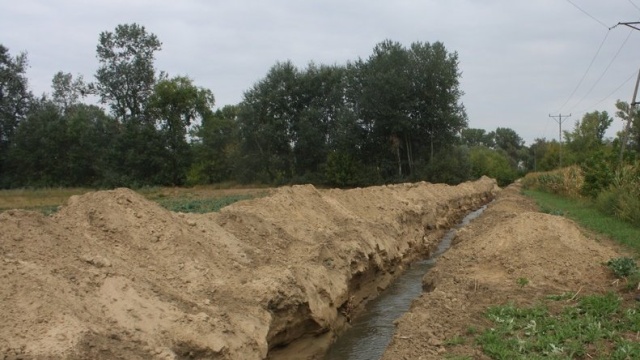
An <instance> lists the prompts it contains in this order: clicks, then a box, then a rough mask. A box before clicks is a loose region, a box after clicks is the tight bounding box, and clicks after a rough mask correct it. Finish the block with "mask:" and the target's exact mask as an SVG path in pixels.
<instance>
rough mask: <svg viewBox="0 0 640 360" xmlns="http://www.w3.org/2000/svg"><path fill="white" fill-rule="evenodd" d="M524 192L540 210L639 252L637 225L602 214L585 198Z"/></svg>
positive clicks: (639, 232) (639, 235)
mask: <svg viewBox="0 0 640 360" xmlns="http://www.w3.org/2000/svg"><path fill="white" fill-rule="evenodd" d="M524 194H525V195H527V196H529V197H531V198H533V199H535V201H536V202H537V203H538V206H539V207H540V210H541V211H542V212H546V213H548V214H554V215H563V216H565V217H568V218H570V219H572V220H574V221H575V222H577V223H578V224H580V226H582V227H584V228H586V229H589V230H592V231H595V232H597V233H601V234H604V235H607V236H609V237H611V238H612V239H614V240H616V241H617V242H619V243H621V244H623V245H625V246H627V247H628V248H630V249H632V250H634V251H635V252H636V253H640V227H639V226H633V225H631V224H629V223H626V222H624V221H622V220H619V219H616V218H614V217H612V216H607V215H604V214H602V213H601V212H600V211H598V210H597V209H596V208H595V206H593V204H591V203H590V202H587V201H585V200H574V199H567V198H564V197H561V196H558V195H552V194H549V193H545V192H542V191H535V190H524Z"/></svg>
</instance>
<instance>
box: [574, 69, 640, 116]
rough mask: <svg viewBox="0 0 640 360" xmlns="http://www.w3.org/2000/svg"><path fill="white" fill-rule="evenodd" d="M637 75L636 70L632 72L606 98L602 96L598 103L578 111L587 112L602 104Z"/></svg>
mask: <svg viewBox="0 0 640 360" xmlns="http://www.w3.org/2000/svg"><path fill="white" fill-rule="evenodd" d="M635 75H636V72H635V71H634V72H632V73H631V75H629V77H628V78H627V80H625V81H624V82H623V83H622V84H620V85H618V87H617V88H615V90H613V91H612V92H610V93H609V95H607V96H605V97H604V98H602V99H601V100H600V101H598V102H597V103H595V104H593V105H590V106H588V107H585V108H584V109H582V110H580V111H578V113H580V114H582V113H585V112H586V111H587V110H589V109H592V108H594V107H596V106H598V105H600V104H602V103H603V102H604V101H606V100H608V99H609V98H610V97H611V95H613V94H615V93H616V92H618V90H620V89H621V88H622V87H623V86H625V85H627V83H628V82H629V81H631V79H633V77H634V76H635Z"/></svg>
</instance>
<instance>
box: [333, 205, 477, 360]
mask: <svg viewBox="0 0 640 360" xmlns="http://www.w3.org/2000/svg"><path fill="white" fill-rule="evenodd" d="M486 208H487V206H486V205H485V206H483V207H481V208H479V209H478V210H475V211H473V212H471V213H469V214H468V215H467V216H465V217H464V219H462V221H461V222H460V223H459V224H457V225H456V226H455V227H454V228H453V229H451V230H449V231H448V232H447V233H446V234H445V236H444V237H443V238H442V240H441V241H440V244H438V248H437V250H436V251H435V252H434V253H433V255H432V256H431V257H430V258H429V259H426V260H422V261H417V262H415V263H413V264H412V265H411V267H410V268H408V269H407V270H406V271H405V272H404V273H403V274H402V275H400V277H398V278H397V279H396V280H395V281H394V282H393V283H392V284H391V285H390V286H389V287H388V288H387V289H386V290H384V291H383V292H382V293H381V294H380V295H379V296H378V297H377V298H376V299H375V300H372V301H371V302H369V303H368V304H367V306H366V308H365V310H364V311H363V312H362V314H361V315H359V316H358V317H357V318H356V319H354V320H353V322H352V323H351V327H350V328H349V329H348V330H346V331H345V332H344V333H342V334H341V335H340V336H339V337H338V339H337V340H336V342H335V343H334V344H333V345H332V346H331V347H330V348H329V351H328V352H327V354H326V356H325V359H326V360H373V359H379V358H380V357H382V354H383V353H384V350H385V348H386V347H387V345H389V342H390V341H391V337H392V336H393V333H394V331H395V326H394V325H393V322H394V321H395V320H396V319H397V318H398V317H400V316H401V315H402V314H404V313H405V312H407V311H408V310H409V306H410V305H411V302H412V301H413V300H414V299H415V298H417V297H418V296H419V295H420V294H421V293H422V277H423V276H424V275H425V274H426V273H427V271H428V270H429V269H430V268H431V267H432V266H433V265H434V264H435V262H436V259H437V258H438V257H439V256H440V255H442V254H443V253H444V252H445V251H447V249H449V247H451V241H452V240H453V238H454V237H455V235H456V231H457V230H458V229H460V228H461V227H463V226H465V225H467V224H468V223H469V222H470V221H471V220H473V219H475V218H476V217H478V216H479V215H480V214H482V212H483V211H484V210H485V209H486Z"/></svg>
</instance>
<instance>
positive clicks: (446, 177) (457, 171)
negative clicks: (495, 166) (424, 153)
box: [418, 146, 471, 185]
mask: <svg viewBox="0 0 640 360" xmlns="http://www.w3.org/2000/svg"><path fill="white" fill-rule="evenodd" d="M418 174H419V177H420V178H421V179H425V180H427V181H430V182H433V183H445V184H450V185H457V184H459V183H461V182H464V181H467V180H469V179H470V178H471V160H470V156H469V149H468V148H467V147H465V146H455V147H452V148H450V149H446V150H443V151H440V152H438V153H436V156H435V157H434V159H433V161H431V162H429V163H428V164H427V165H426V166H422V167H421V168H420V169H419V173H418Z"/></svg>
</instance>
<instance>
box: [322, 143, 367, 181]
mask: <svg viewBox="0 0 640 360" xmlns="http://www.w3.org/2000/svg"><path fill="white" fill-rule="evenodd" d="M358 167H359V166H358V164H357V163H356V161H355V160H354V159H353V158H352V157H351V156H350V155H349V154H347V153H342V152H337V151H334V152H330V153H329V155H328V156H327V163H326V165H325V181H326V182H327V184H329V185H332V186H338V187H345V186H353V185H355V184H357V183H358V182H359V180H360V179H359V178H358V177H359V169H358Z"/></svg>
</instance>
